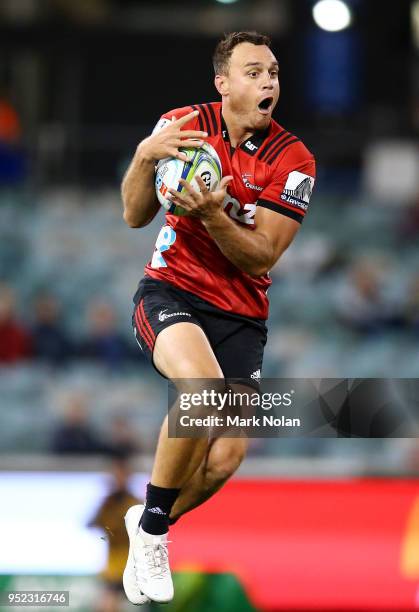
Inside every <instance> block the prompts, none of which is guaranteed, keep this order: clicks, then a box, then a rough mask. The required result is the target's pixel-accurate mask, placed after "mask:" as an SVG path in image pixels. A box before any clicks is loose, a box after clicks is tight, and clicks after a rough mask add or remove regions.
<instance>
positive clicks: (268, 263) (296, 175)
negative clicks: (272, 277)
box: [169, 160, 315, 276]
mask: <svg viewBox="0 0 419 612" xmlns="http://www.w3.org/2000/svg"><path fill="white" fill-rule="evenodd" d="M293 167H294V168H295V170H292V171H290V170H288V171H287V172H286V173H285V174H284V173H282V174H279V175H278V176H277V177H276V178H275V179H274V180H273V181H272V182H271V183H270V184H269V185H268V187H267V188H265V189H264V191H263V193H262V194H261V198H260V199H259V200H258V206H257V208H256V215H255V229H254V230H253V231H251V230H249V229H248V228H247V227H246V226H242V225H240V224H239V223H236V222H235V221H233V220H232V219H231V218H230V217H228V216H227V215H226V214H225V213H224V209H223V202H224V198H225V196H226V194H227V186H228V183H229V182H230V181H231V180H232V177H231V176H227V177H224V178H223V179H222V181H221V183H220V187H219V189H218V190H216V191H214V192H211V193H210V192H209V191H208V190H207V188H206V186H205V184H204V182H203V181H202V180H201V178H200V177H199V176H197V177H196V181H197V182H198V183H199V186H200V189H201V192H200V193H197V192H195V190H194V189H193V188H192V186H191V185H189V184H188V183H186V181H183V180H182V179H181V181H180V182H181V184H182V185H183V187H184V188H185V191H184V192H182V193H179V192H177V191H174V190H169V191H170V194H171V199H172V200H173V202H174V203H175V204H178V205H180V206H183V207H184V208H185V209H186V210H187V211H188V213H189V214H190V215H192V216H196V217H199V218H200V219H201V221H202V223H203V224H204V225H205V227H206V229H207V231H208V233H209V234H210V236H211V237H212V238H213V239H214V241H215V242H216V243H217V245H218V247H219V249H220V251H221V252H222V253H223V254H224V255H225V256H226V257H227V259H229V260H230V261H231V262H232V263H233V264H234V265H236V266H237V267H238V268H240V269H241V270H243V271H244V272H247V273H248V274H250V275H251V276H263V275H264V274H266V272H268V271H269V270H270V269H271V268H272V267H273V266H274V264H275V263H276V262H277V261H278V259H279V258H280V257H281V255H282V253H283V252H284V251H285V250H286V249H287V248H288V246H289V245H290V244H291V242H292V240H293V238H294V236H295V234H296V233H297V231H298V229H299V227H300V224H301V221H302V219H303V217H304V214H305V210H306V208H307V204H308V200H309V195H310V193H311V188H312V183H314V172H315V169H314V160H309V161H308V162H307V163H306V162H304V163H300V164H298V165H297V166H293ZM297 168H298V169H297ZM307 173H310V174H307ZM301 180H303V182H302V185H304V184H305V185H306V190H307V191H306V193H304V194H303V197H304V198H306V199H307V204H306V202H305V201H304V200H301V201H300V200H299V199H298V198H297V197H294V198H292V197H291V196H289V195H288V192H290V191H292V190H293V189H294V188H295V185H294V182H295V181H297V183H298V182H299V181H301ZM287 190H288V191H287ZM281 195H282V196H284V198H285V201H284V200H282V199H281ZM287 200H288V202H287Z"/></svg>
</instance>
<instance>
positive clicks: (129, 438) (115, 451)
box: [107, 415, 141, 457]
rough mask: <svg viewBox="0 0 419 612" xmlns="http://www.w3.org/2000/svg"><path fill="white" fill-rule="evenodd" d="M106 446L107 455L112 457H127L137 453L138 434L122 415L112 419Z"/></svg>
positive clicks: (138, 449) (138, 450) (138, 446)
mask: <svg viewBox="0 0 419 612" xmlns="http://www.w3.org/2000/svg"><path fill="white" fill-rule="evenodd" d="M107 446H108V451H107V452H108V454H110V455H111V456H114V457H129V456H131V455H134V454H136V453H139V452H140V450H141V446H140V444H139V443H138V433H137V432H136V431H135V429H133V426H132V423H130V422H129V420H128V419H127V418H126V417H125V416H122V415H117V416H115V417H114V418H113V419H112V422H111V428H110V436H109V442H108V444H107Z"/></svg>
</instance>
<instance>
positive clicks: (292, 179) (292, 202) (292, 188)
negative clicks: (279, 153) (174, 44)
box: [257, 142, 316, 223]
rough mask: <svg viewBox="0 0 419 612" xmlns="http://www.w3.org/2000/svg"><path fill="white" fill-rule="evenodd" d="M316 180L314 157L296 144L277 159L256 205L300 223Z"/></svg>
mask: <svg viewBox="0 0 419 612" xmlns="http://www.w3.org/2000/svg"><path fill="white" fill-rule="evenodd" d="M315 178H316V164H315V160H314V157H313V155H312V154H311V153H310V151H308V149H306V147H305V146H304V145H303V144H302V143H301V142H298V143H296V145H294V147H290V148H289V150H288V151H287V154H286V156H284V158H283V159H282V160H279V161H278V163H277V165H276V166H275V169H274V171H273V174H272V178H271V181H270V182H269V184H268V185H267V186H266V187H265V189H264V190H263V191H262V193H261V194H260V198H259V199H258V201H257V206H262V207H263V208H269V210H273V211H274V212H278V213H280V214H282V215H285V216H286V217H290V218H291V219H294V220H295V221H298V223H302V221H303V219H304V217H305V215H306V213H307V210H308V206H309V203H310V198H311V194H312V192H313V187H314V181H315Z"/></svg>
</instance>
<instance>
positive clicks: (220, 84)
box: [214, 74, 228, 96]
mask: <svg viewBox="0 0 419 612" xmlns="http://www.w3.org/2000/svg"><path fill="white" fill-rule="evenodd" d="M214 85H215V88H216V90H217V91H218V93H219V94H220V95H221V96H225V95H226V94H228V79H227V77H226V76H225V75H224V74H216V75H215V79H214Z"/></svg>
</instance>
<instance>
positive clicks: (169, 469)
mask: <svg viewBox="0 0 419 612" xmlns="http://www.w3.org/2000/svg"><path fill="white" fill-rule="evenodd" d="M153 360H154V365H155V366H156V368H157V369H158V370H159V371H160V372H162V374H164V375H165V376H166V377H167V378H169V379H171V380H173V379H185V381H187V380H188V379H219V380H220V388H222V389H224V377H223V373H222V370H221V368H220V366H219V364H218V362H217V360H216V357H215V355H214V353H213V350H212V348H211V346H210V344H209V341H208V338H207V337H206V335H205V333H204V332H203V330H202V329H201V328H200V327H198V326H197V325H194V324H191V323H186V322H184V323H177V324H176V325H172V326H171V327H167V328H166V329H164V330H163V331H162V332H161V333H160V334H159V335H158V337H157V340H156V344H155V347H154V352H153ZM191 384H192V386H193V381H192V380H191ZM207 445H208V440H207V438H169V437H168V420H167V419H165V421H164V423H163V426H162V429H161V432H160V437H159V441H158V444H157V450H156V455H155V459H154V465H153V471H152V475H151V483H152V484H155V485H156V486H159V487H168V488H179V489H181V488H182V486H183V485H184V484H185V483H186V482H187V481H188V480H189V478H190V477H191V476H192V474H193V473H194V472H195V471H196V470H197V469H198V467H199V465H200V464H201V463H202V460H203V459H204V457H205V454H206V452H207Z"/></svg>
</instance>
